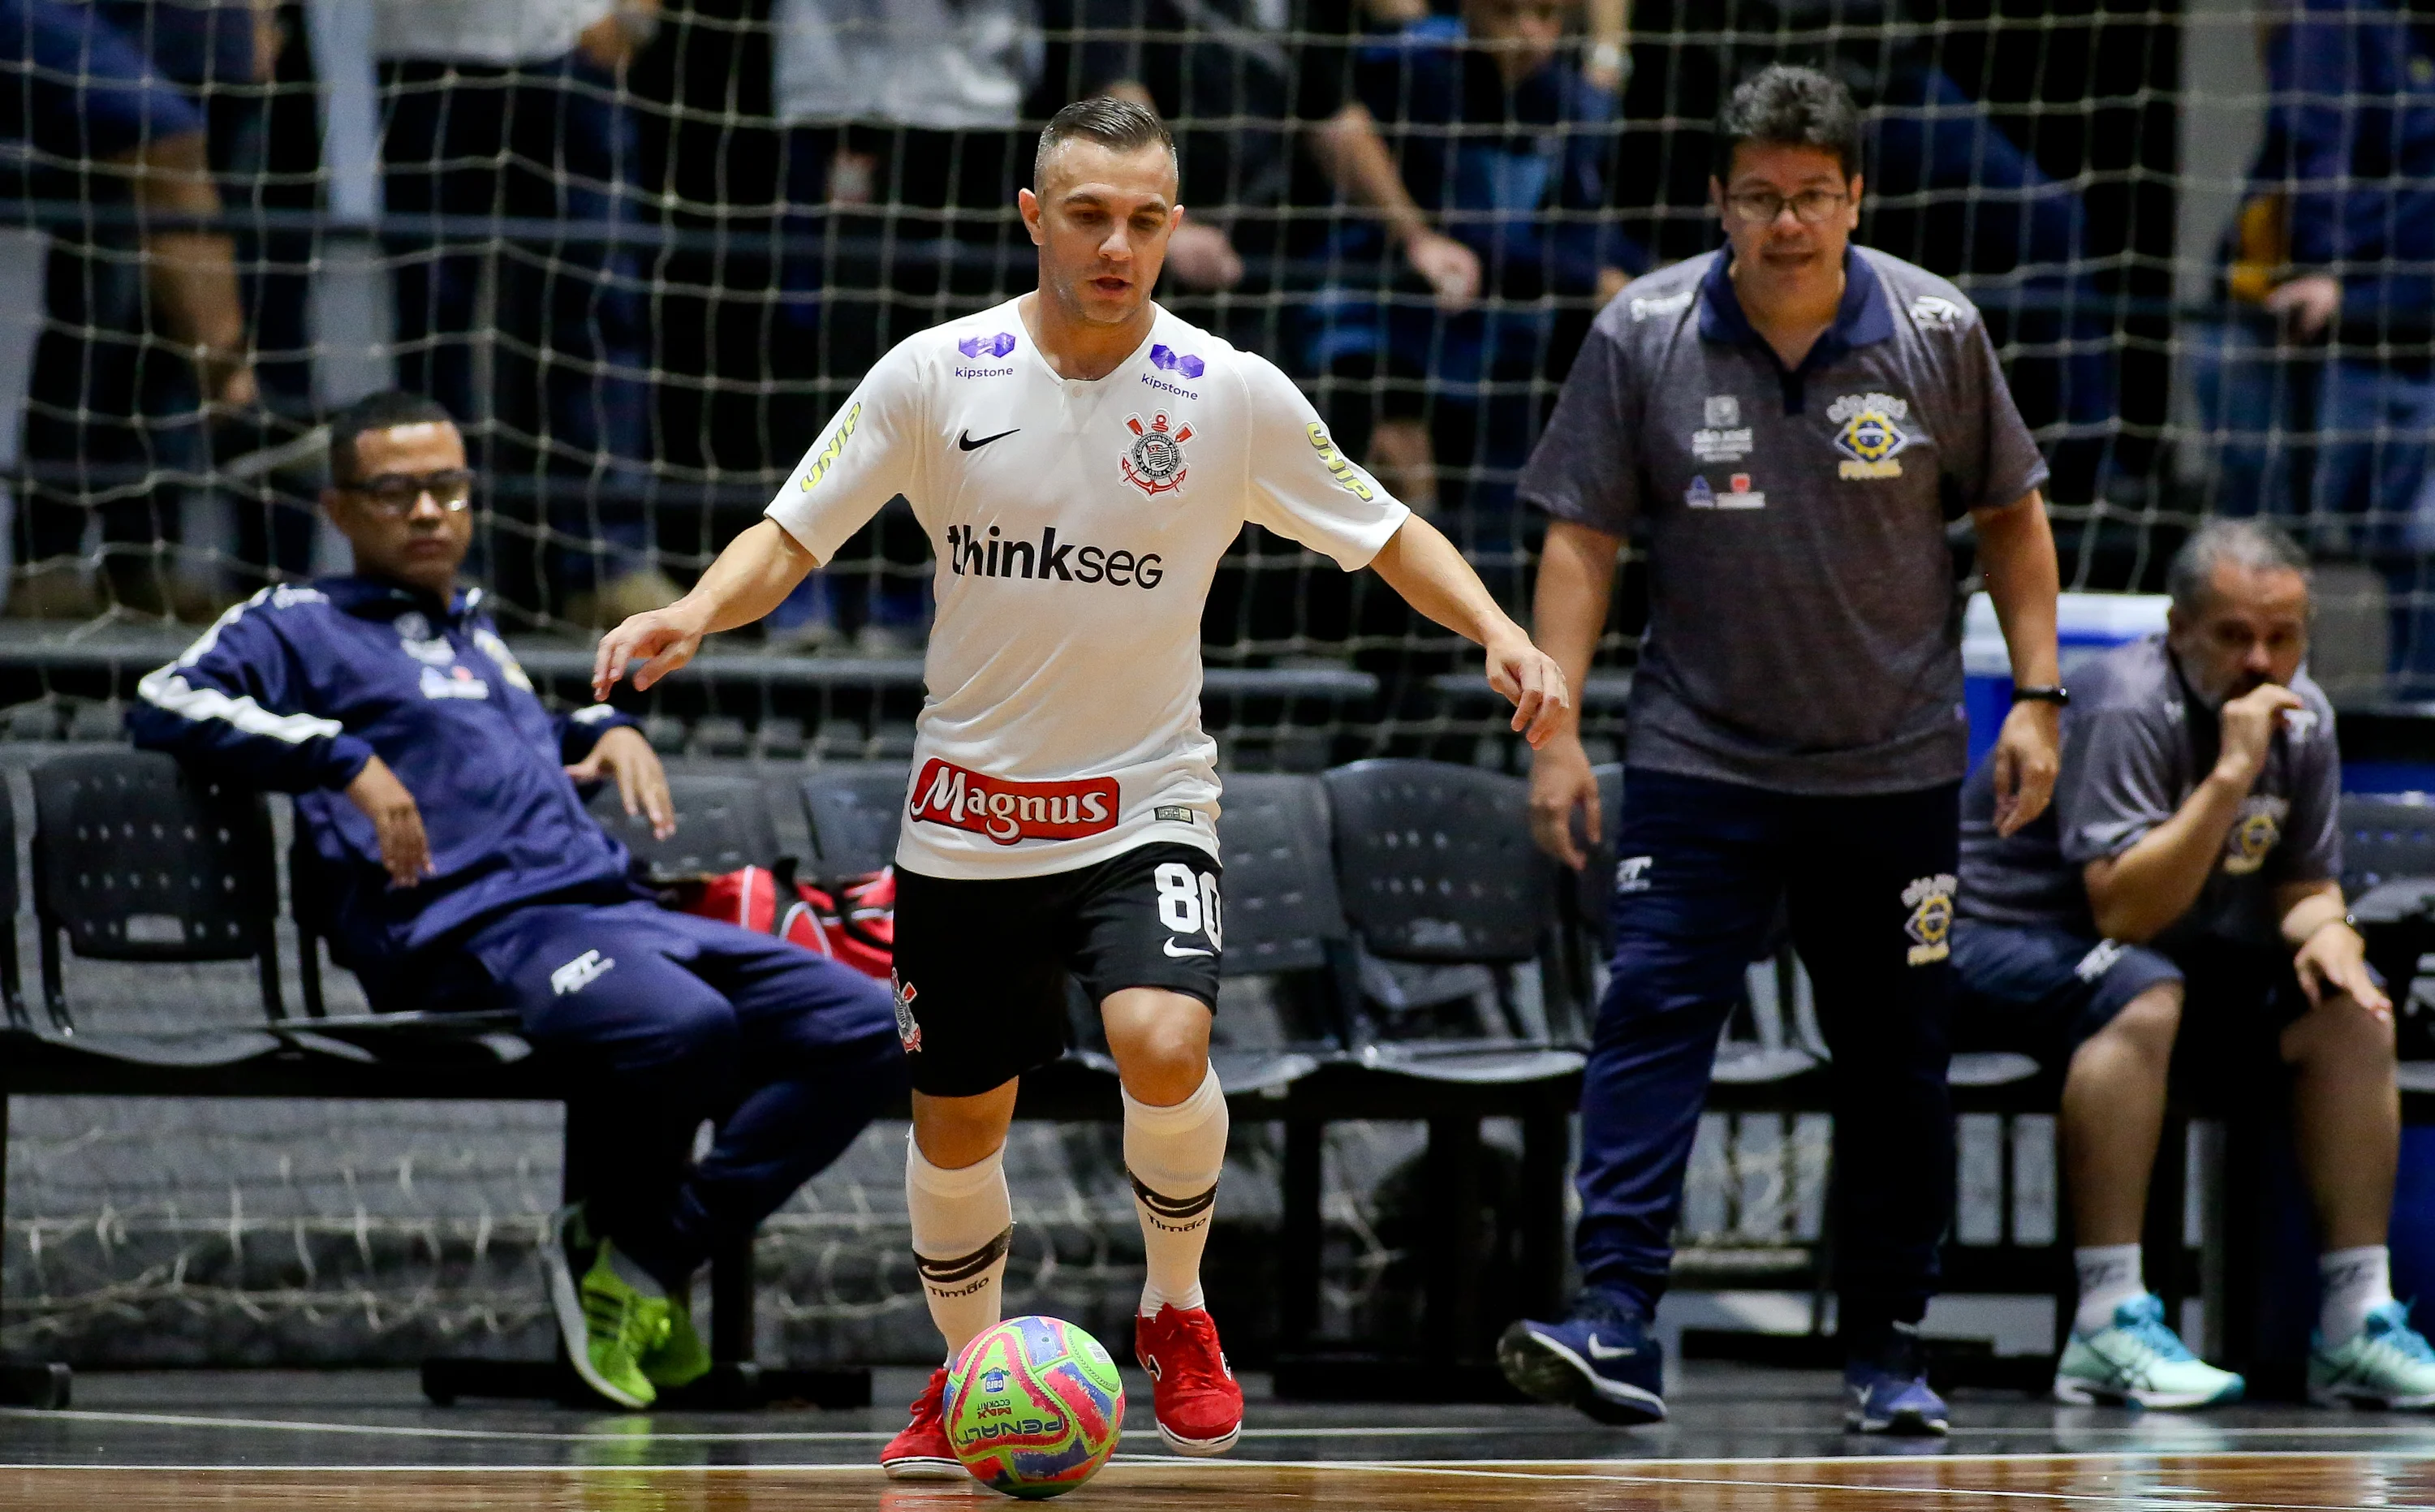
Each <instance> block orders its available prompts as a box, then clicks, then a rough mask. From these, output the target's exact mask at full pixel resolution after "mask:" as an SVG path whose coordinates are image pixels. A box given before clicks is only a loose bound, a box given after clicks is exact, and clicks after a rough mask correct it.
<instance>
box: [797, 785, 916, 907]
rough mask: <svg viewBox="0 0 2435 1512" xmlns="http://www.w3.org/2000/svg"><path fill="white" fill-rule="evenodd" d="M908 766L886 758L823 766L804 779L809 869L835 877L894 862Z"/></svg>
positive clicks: (902, 817)
mask: <svg viewBox="0 0 2435 1512" xmlns="http://www.w3.org/2000/svg"><path fill="white" fill-rule="evenodd" d="M912 781H913V774H912V771H911V770H910V769H909V768H907V767H905V766H899V765H894V764H892V763H888V762H872V763H868V764H866V763H859V762H857V763H851V764H844V765H832V766H823V767H821V768H820V770H819V771H817V772H814V773H813V774H812V775H811V776H809V777H806V778H804V779H803V785H802V793H803V821H804V823H805V824H806V825H808V826H809V827H810V829H811V832H812V862H813V866H812V871H813V873H814V874H815V875H817V876H820V877H824V878H829V879H832V880H834V879H837V878H841V877H859V876H862V875H864V874H866V873H868V872H873V871H877V870H879V869H880V868H883V867H889V866H893V865H895V862H896V833H897V831H898V830H899V829H900V828H901V827H902V826H903V824H904V819H905V801H906V791H907V788H908V787H909V786H910V785H911V783H912Z"/></svg>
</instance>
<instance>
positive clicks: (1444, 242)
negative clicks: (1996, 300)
mask: <svg viewBox="0 0 2435 1512" xmlns="http://www.w3.org/2000/svg"><path fill="white" fill-rule="evenodd" d="M1404 258H1405V260H1406V261H1407V262H1408V263H1410V264H1411V265H1412V270H1413V271H1414V272H1416V273H1418V274H1420V275H1421V277H1423V278H1425V279H1427V280H1428V281H1429V287H1430V288H1432V289H1434V290H1436V291H1437V296H1438V308H1439V309H1441V310H1442V311H1444V312H1445V313H1446V314H1448V315H1459V314H1461V313H1462V312H1463V311H1465V310H1467V309H1469V308H1471V303H1472V301H1474V300H1477V299H1478V298H1479V254H1478V253H1477V252H1474V251H1473V250H1472V249H1470V248H1468V247H1465V246H1464V245H1463V244H1462V243H1460V242H1459V241H1456V240H1455V239H1454V238H1453V237H1451V236H1447V235H1444V234H1442V233H1441V232H1433V231H1416V232H1412V234H1411V238H1410V239H1409V240H1407V242H1405V243H1404Z"/></svg>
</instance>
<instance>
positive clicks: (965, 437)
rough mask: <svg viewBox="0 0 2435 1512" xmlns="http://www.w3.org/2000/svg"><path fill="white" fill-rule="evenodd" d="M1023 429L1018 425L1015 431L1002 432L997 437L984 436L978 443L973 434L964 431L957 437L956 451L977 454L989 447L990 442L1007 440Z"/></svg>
mask: <svg viewBox="0 0 2435 1512" xmlns="http://www.w3.org/2000/svg"><path fill="white" fill-rule="evenodd" d="M1021 429H1023V427H1022V426H1020V425H1017V426H1015V427H1014V430H1005V431H1000V432H998V433H997V434H996V435H995V436H984V437H982V438H980V439H979V440H977V441H976V440H974V439H973V433H972V432H970V431H964V432H961V433H960V434H958V436H957V437H956V450H957V451H958V452H977V451H979V450H980V449H981V448H982V447H984V446H987V445H988V444H989V443H990V442H992V441H1002V440H1005V439H1006V438H1008V437H1010V436H1011V435H1013V434H1014V432H1015V431H1019V430H1021Z"/></svg>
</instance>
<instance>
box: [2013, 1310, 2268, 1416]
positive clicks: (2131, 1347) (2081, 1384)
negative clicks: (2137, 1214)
mask: <svg viewBox="0 0 2435 1512" xmlns="http://www.w3.org/2000/svg"><path fill="white" fill-rule="evenodd" d="M2247 1385H2248V1383H2246V1382H2244V1381H2242V1380H2241V1379H2240V1377H2238V1376H2236V1375H2235V1374H2233V1373H2232V1372H2231V1371H2229V1370H2219V1369H2217V1368H2216V1367H2215V1366H2211V1365H2209V1364H2207V1363H2206V1362H2205V1361H2204V1360H2202V1359H2200V1358H2199V1357H2198V1356H2197V1355H2195V1354H2192V1353H2191V1352H2190V1349H2189V1346H2188V1345H2186V1344H2184V1343H2183V1342H2182V1338H2181V1335H2180V1334H2178V1333H2175V1332H2173V1331H2172V1330H2171V1329H2168V1328H2167V1327H2166V1326H2165V1304H2164V1302H2163V1301H2162V1300H2161V1299H2160V1298H2158V1297H2156V1296H2155V1295H2154V1294H2152V1293H2142V1294H2141V1295H2139V1296H2137V1297H2133V1298H2132V1299H2131V1300H2130V1301H2127V1302H2124V1303H2122V1304H2121V1305H2120V1306H2118V1307H2116V1309H2115V1310H2114V1321H2113V1322H2111V1323H2108V1324H2107V1325H2106V1326H2105V1327H2103V1328H2101V1329H2098V1331H2097V1332H2094V1333H2082V1332H2080V1331H2079V1330H2078V1329H2074V1330H2072V1332H2071V1340H2070V1342H2069V1343H2067V1344H2065V1345H2064V1349H2063V1359H2062V1361H2061V1362H2060V1363H2059V1364H2058V1365H2057V1366H2055V1379H2054V1395H2055V1400H2057V1401H2065V1402H2069V1403H2071V1404H2072V1405H2073V1406H2076V1407H2087V1406H2094V1405H2100V1404H2101V1405H2104V1406H2122V1405H2126V1404H2135V1405H2137V1406H2141V1407H2168V1408H2169V1407H2211V1406H2213V1405H2215V1404H2216V1403H2217V1402H2221V1401H2238V1400H2240V1394H2241V1392H2242V1391H2244V1390H2246V1389H2247Z"/></svg>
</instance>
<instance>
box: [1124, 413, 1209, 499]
mask: <svg viewBox="0 0 2435 1512" xmlns="http://www.w3.org/2000/svg"><path fill="white" fill-rule="evenodd" d="M1125 429H1127V430H1129V431H1131V432H1132V433H1133V441H1132V445H1131V446H1130V447H1128V448H1126V450H1125V455H1123V456H1122V457H1120V458H1118V459H1117V460H1118V462H1119V463H1120V465H1121V466H1122V467H1123V468H1124V470H1125V481H1126V482H1128V483H1130V484H1131V485H1132V486H1133V487H1134V488H1137V489H1139V490H1142V491H1143V492H1144V493H1148V494H1160V493H1165V492H1166V491H1167V490H1170V489H1180V488H1182V487H1183V443H1184V442H1186V441H1188V440H1190V439H1192V427H1191V426H1190V425H1188V424H1185V425H1176V424H1173V423H1172V422H1170V421H1168V420H1167V418H1166V411H1165V410H1160V411H1159V412H1158V413H1157V414H1154V415H1152V416H1151V417H1150V418H1149V423H1148V424H1147V425H1145V424H1143V423H1142V418H1141V417H1140V416H1139V415H1128V416H1126V417H1125Z"/></svg>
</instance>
